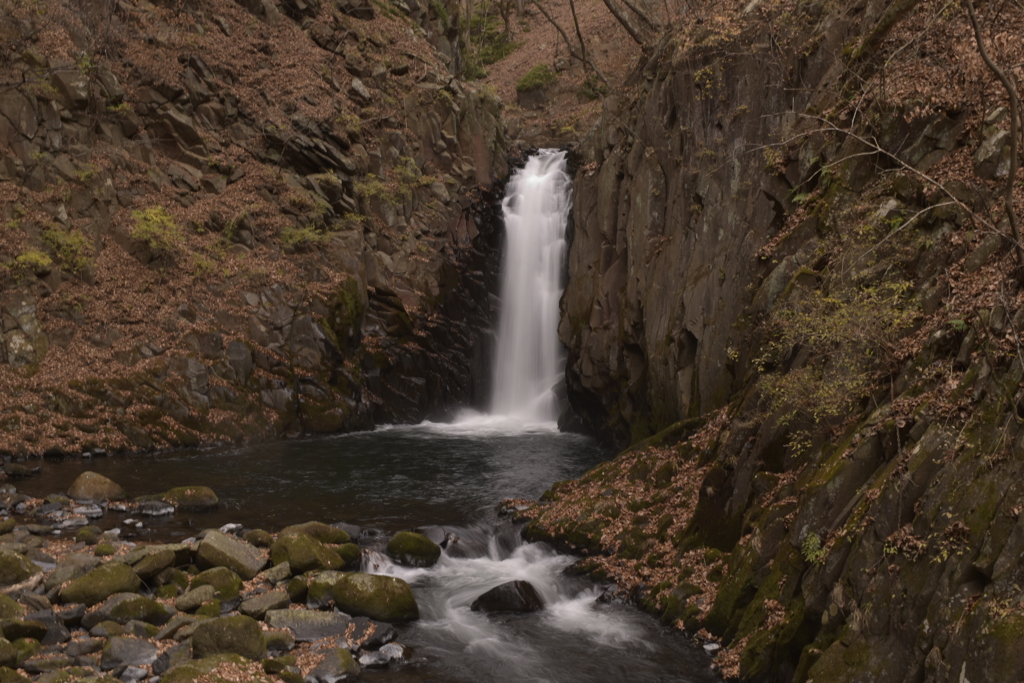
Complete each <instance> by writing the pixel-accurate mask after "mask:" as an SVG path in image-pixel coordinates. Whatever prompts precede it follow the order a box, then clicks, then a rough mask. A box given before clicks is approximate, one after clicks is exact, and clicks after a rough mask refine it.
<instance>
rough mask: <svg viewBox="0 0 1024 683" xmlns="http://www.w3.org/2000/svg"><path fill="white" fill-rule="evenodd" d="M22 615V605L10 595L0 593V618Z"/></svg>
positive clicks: (15, 617)
mask: <svg viewBox="0 0 1024 683" xmlns="http://www.w3.org/2000/svg"><path fill="white" fill-rule="evenodd" d="M24 615H25V608H24V607H22V606H21V605H19V604H18V603H17V601H15V599H14V598H12V597H11V596H9V595H4V594H2V593H0V619H20V618H21V617H23V616H24Z"/></svg>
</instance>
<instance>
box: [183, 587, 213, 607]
mask: <svg viewBox="0 0 1024 683" xmlns="http://www.w3.org/2000/svg"><path fill="white" fill-rule="evenodd" d="M216 597H217V589H216V588H214V587H213V586H210V585H203V586H199V587H197V588H193V589H192V590H190V591H188V592H187V593H185V594H184V595H180V596H178V598H177V599H176V600H175V601H174V606H175V607H177V608H178V609H179V610H180V611H182V612H195V611H196V610H197V609H199V607H200V606H201V605H202V604H203V603H205V602H209V601H211V600H214V599H215V598H216Z"/></svg>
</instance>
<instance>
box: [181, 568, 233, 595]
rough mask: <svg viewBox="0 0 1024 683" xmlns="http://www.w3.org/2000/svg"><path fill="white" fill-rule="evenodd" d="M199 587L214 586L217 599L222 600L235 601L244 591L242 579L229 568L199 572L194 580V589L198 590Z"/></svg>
mask: <svg viewBox="0 0 1024 683" xmlns="http://www.w3.org/2000/svg"><path fill="white" fill-rule="evenodd" d="M199 586H213V587H214V589H215V590H216V597H218V598H220V599H221V600H234V599H235V598H237V597H238V593H239V591H241V590H242V579H241V578H239V576H238V574H236V573H234V572H233V571H231V570H230V569H228V568H227V567H214V568H213V569H207V570H206V571H204V572H199V573H198V574H196V576H195V577H194V578H193V579H192V588H193V589H196V588H198V587H199Z"/></svg>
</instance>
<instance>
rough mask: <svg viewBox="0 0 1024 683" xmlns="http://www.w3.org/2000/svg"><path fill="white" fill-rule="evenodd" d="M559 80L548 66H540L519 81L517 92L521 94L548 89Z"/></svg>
mask: <svg viewBox="0 0 1024 683" xmlns="http://www.w3.org/2000/svg"><path fill="white" fill-rule="evenodd" d="M557 80H558V78H557V77H556V76H555V72H554V71H552V70H551V67H549V66H548V65H547V64H538V65H537V66H535V67H533V68H532V69H530V70H529V71H527V72H526V75H525V76H523V77H522V78H520V79H519V82H518V83H516V90H518V91H519V92H529V91H531V90H538V89H540V88H547V87H549V86H552V85H554V84H555V82H556V81H557Z"/></svg>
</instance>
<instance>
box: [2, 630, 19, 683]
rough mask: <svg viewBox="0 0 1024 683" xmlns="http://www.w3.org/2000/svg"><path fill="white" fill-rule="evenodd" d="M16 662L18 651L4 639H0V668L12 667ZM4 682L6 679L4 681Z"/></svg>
mask: <svg viewBox="0 0 1024 683" xmlns="http://www.w3.org/2000/svg"><path fill="white" fill-rule="evenodd" d="M17 662H18V651H17V650H16V649H14V645H12V644H11V642H10V641H9V640H7V639H6V638H0V666H8V667H12V668H13V667H14V666H16V665H17ZM5 680H6V679H5Z"/></svg>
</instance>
